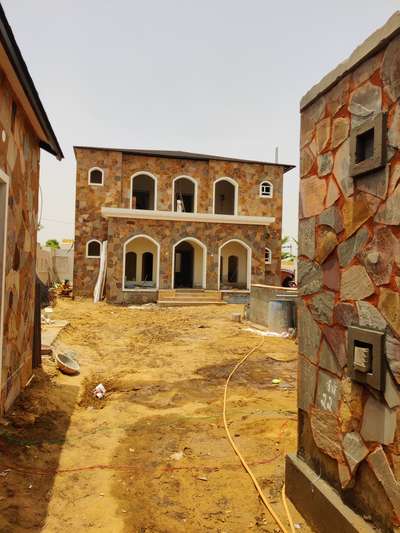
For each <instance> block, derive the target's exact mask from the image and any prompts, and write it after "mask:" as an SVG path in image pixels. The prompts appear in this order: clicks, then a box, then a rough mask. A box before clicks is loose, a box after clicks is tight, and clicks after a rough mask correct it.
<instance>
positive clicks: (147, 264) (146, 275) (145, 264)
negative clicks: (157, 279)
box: [142, 252, 153, 281]
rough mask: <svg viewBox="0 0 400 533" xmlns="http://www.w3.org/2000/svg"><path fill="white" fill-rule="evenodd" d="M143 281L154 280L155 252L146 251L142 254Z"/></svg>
mask: <svg viewBox="0 0 400 533" xmlns="http://www.w3.org/2000/svg"><path fill="white" fill-rule="evenodd" d="M142 281H153V254H152V253H151V252H145V253H144V254H143V255H142Z"/></svg>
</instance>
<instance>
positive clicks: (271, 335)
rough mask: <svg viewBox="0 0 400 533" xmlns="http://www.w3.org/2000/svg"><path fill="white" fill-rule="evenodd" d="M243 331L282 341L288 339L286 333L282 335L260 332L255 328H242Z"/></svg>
mask: <svg viewBox="0 0 400 533" xmlns="http://www.w3.org/2000/svg"><path fill="white" fill-rule="evenodd" d="M244 331H251V333H256V334H257V335H261V336H262V337H280V338H282V339H287V338H288V337H289V333H287V332H286V331H284V332H283V333H277V332H276V331H262V330H260V329H256V328H244Z"/></svg>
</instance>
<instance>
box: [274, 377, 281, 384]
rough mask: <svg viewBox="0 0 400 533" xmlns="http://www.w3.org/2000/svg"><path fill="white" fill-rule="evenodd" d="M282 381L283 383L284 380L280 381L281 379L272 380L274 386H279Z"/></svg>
mask: <svg viewBox="0 0 400 533" xmlns="http://www.w3.org/2000/svg"><path fill="white" fill-rule="evenodd" d="M281 381H282V380H280V379H279V378H274V379H273V380H272V383H273V384H274V385H279V383H280V382H281Z"/></svg>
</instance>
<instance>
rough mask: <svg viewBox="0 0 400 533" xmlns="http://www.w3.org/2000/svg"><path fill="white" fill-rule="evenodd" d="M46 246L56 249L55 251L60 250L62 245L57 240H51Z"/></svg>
mask: <svg viewBox="0 0 400 533" xmlns="http://www.w3.org/2000/svg"><path fill="white" fill-rule="evenodd" d="M45 246H48V247H49V248H54V250H58V249H59V248H60V244H59V242H58V240H57V239H49V240H48V241H46V244H45Z"/></svg>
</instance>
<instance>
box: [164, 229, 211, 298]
mask: <svg viewBox="0 0 400 533" xmlns="http://www.w3.org/2000/svg"><path fill="white" fill-rule="evenodd" d="M172 257H173V265H172V266H173V268H172V275H173V279H172V287H173V288H174V289H205V288H206V261H207V248H206V247H205V245H204V244H203V243H202V242H200V241H199V240H198V239H195V238H194V237H188V238H186V239H182V240H181V241H179V242H177V243H176V244H175V245H174V247H173V253H172Z"/></svg>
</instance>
